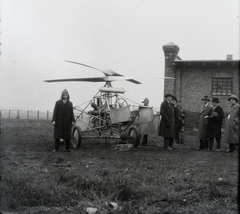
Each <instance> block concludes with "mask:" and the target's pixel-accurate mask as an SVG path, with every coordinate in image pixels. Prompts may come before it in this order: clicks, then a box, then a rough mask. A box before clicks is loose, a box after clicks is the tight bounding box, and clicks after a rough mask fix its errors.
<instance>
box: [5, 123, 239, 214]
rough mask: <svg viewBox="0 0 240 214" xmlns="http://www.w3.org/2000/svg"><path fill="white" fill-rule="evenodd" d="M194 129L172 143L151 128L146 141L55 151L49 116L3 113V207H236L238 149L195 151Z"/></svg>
mask: <svg viewBox="0 0 240 214" xmlns="http://www.w3.org/2000/svg"><path fill="white" fill-rule="evenodd" d="M196 135H197V133H196V132H194V131H187V132H186V141H187V143H186V144H184V145H182V144H177V145H175V147H177V148H176V149H175V150H173V151H166V150H164V149H163V141H162V138H160V137H159V136H157V134H153V135H150V136H149V145H148V146H144V147H143V146H140V147H138V148H133V149H131V150H129V151H115V150H114V149H113V146H111V145H106V144H105V143H104V141H103V140H91V141H90V140H88V141H83V144H82V147H81V148H79V149H77V150H73V152H70V153H65V152H63V150H64V146H61V148H60V152H58V153H52V150H53V145H54V140H53V128H52V126H51V125H50V121H41V120H8V119H4V120H2V133H1V134H0V140H1V141H0V147H1V148H0V149H1V150H0V151H1V153H0V157H1V168H0V174H1V181H0V188H1V204H0V206H1V208H0V212H2V213H4V212H12V213H86V209H87V208H88V207H92V208H97V213H101V214H107V213H108V214H110V213H116V214H120V213H122V214H125V213H126V214H127V213H129V214H145V213H150V214H157V213H169V214H170V213H223V214H226V213H238V209H237V208H238V207H237V180H238V154H237V153H232V154H230V153H226V152H225V150H226V149H227V147H228V145H224V144H222V150H223V151H222V152H210V151H197V150H196V149H195V148H196V147H197V146H198V141H197V137H196ZM214 146H215V145H214ZM110 202H115V203H117V205H118V207H117V209H114V208H113V206H111V205H110Z"/></svg>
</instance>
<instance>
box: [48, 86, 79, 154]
mask: <svg viewBox="0 0 240 214" xmlns="http://www.w3.org/2000/svg"><path fill="white" fill-rule="evenodd" d="M69 98H70V97H69V94H68V91H67V90H66V89H64V90H63V92H62V94H61V97H60V100H58V101H57V102H56V103H55V107H54V111H53V117H52V125H53V126H54V139H55V146H54V150H53V152H57V151H58V149H59V144H60V139H63V140H65V142H66V150H65V151H66V152H69V151H70V139H71V129H72V126H73V125H74V121H75V119H74V114H73V104H72V102H70V101H69Z"/></svg>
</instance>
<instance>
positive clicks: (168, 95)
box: [164, 94, 173, 98]
mask: <svg viewBox="0 0 240 214" xmlns="http://www.w3.org/2000/svg"><path fill="white" fill-rule="evenodd" d="M164 97H165V98H166V97H173V95H172V94H165V96H164Z"/></svg>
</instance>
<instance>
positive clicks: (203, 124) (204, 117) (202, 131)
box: [197, 96, 212, 150]
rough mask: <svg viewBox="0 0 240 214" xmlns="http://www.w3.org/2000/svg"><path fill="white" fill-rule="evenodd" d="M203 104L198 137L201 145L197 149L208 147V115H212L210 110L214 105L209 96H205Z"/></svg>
mask: <svg viewBox="0 0 240 214" xmlns="http://www.w3.org/2000/svg"><path fill="white" fill-rule="evenodd" d="M202 101H203V105H202V107H201V111H200V118H199V127H198V139H199V142H200V145H199V147H198V148H197V149H199V150H203V149H206V150H207V149H208V139H207V128H208V116H210V111H211V108H212V106H210V105H209V101H210V99H209V97H208V96H204V97H203V98H202Z"/></svg>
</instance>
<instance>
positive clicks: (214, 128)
mask: <svg viewBox="0 0 240 214" xmlns="http://www.w3.org/2000/svg"><path fill="white" fill-rule="evenodd" d="M210 115H211V116H210V117H209V118H208V122H209V123H208V130H207V137H209V138H221V136H222V133H221V129H222V121H223V116H224V113H223V109H222V108H221V107H220V106H219V105H218V106H217V107H216V108H215V109H213V108H212V109H211V111H210Z"/></svg>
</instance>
